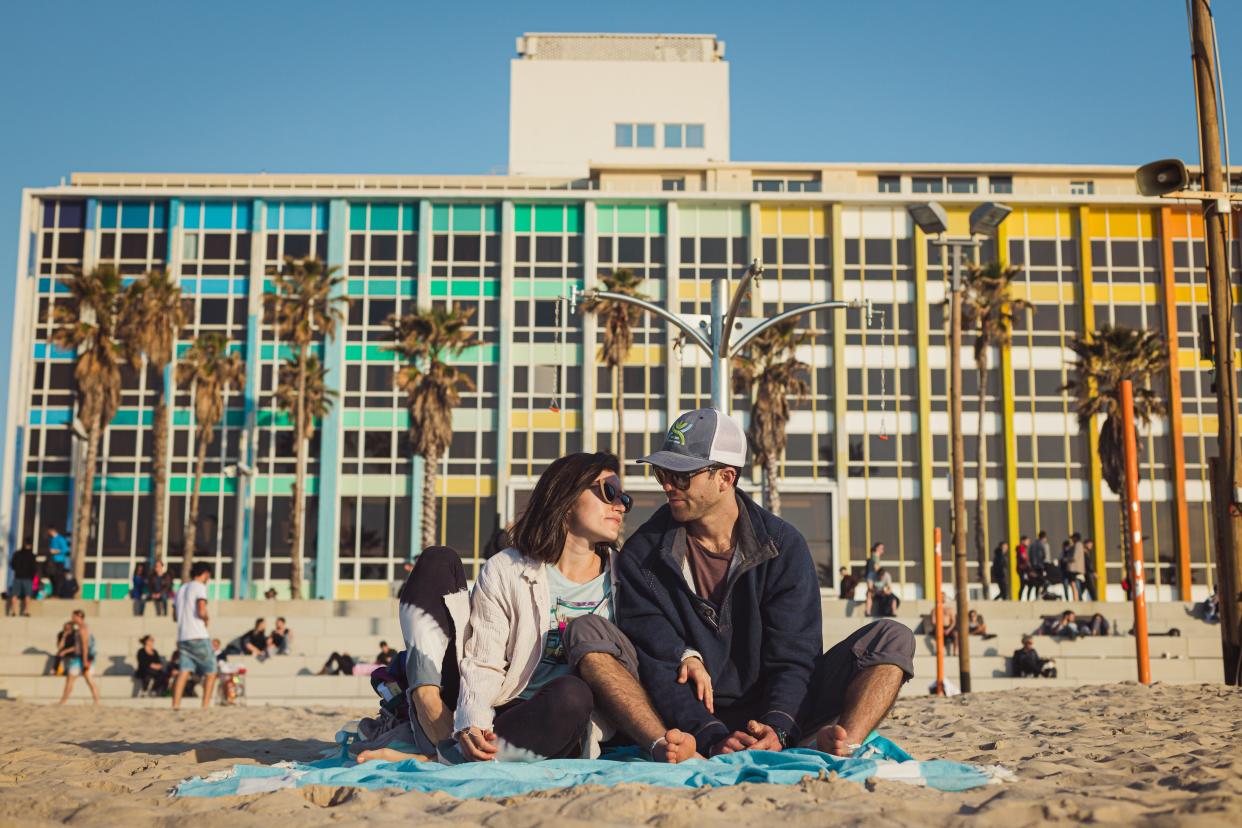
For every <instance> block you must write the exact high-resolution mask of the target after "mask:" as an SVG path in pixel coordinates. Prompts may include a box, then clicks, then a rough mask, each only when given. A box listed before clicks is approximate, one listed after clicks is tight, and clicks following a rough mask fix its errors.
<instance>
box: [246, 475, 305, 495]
mask: <svg viewBox="0 0 1242 828" xmlns="http://www.w3.org/2000/svg"><path fill="white" fill-rule="evenodd" d="M296 480H297V478H296V477H294V476H293V475H291V474H285V475H279V476H275V477H256V478H255V481H254V492H255V494H259V495H292V494H293V484H294V482H295V481H296ZM306 493H307V494H311V495H315V494H318V493H319V477H318V476H317V475H313V474H308V475H307V476H306Z"/></svg>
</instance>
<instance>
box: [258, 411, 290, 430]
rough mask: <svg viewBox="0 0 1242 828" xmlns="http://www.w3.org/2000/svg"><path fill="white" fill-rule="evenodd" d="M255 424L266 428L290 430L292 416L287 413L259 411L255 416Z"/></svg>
mask: <svg viewBox="0 0 1242 828" xmlns="http://www.w3.org/2000/svg"><path fill="white" fill-rule="evenodd" d="M255 423H256V424H257V425H259V426H265V427H267V428H272V427H275V428H290V427H292V426H293V416H292V415H291V414H290V413H289V412H288V411H279V410H278V411H259V412H257V413H256V414H255Z"/></svg>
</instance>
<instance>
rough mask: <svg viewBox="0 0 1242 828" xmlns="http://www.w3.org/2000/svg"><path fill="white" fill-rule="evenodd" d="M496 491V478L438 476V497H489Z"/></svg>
mask: <svg viewBox="0 0 1242 828" xmlns="http://www.w3.org/2000/svg"><path fill="white" fill-rule="evenodd" d="M495 491H496V480H495V479H494V478H491V477H447V478H446V477H444V476H443V475H441V476H440V477H437V478H436V497H474V496H476V495H478V496H479V497H487V496H488V495H490V494H494V493H495Z"/></svg>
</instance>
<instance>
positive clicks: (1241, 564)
mask: <svg viewBox="0 0 1242 828" xmlns="http://www.w3.org/2000/svg"><path fill="white" fill-rule="evenodd" d="M1211 15H1212V10H1211V5H1210V3H1209V0H1191V49H1192V54H1191V59H1192V61H1193V63H1194V72H1195V97H1196V98H1197V103H1198V114H1199V146H1200V155H1201V157H1200V162H1201V165H1202V175H1203V189H1205V190H1211V191H1215V192H1227V191H1228V189H1229V188H1228V182H1226V181H1225V179H1224V173H1223V171H1222V169H1221V162H1220V128H1219V124H1218V122H1217V113H1216V96H1217V85H1216V66H1215V52H1214V48H1213V47H1214V45H1215V40H1214V38H1213V35H1212V20H1211ZM1226 203H1227V202H1226ZM1219 205H1220V203H1219V202H1214V201H1205V202H1203V225H1204V229H1205V231H1206V233H1205V235H1206V240H1207V258H1208V262H1207V263H1208V302H1209V304H1210V307H1211V313H1212V341H1213V345H1214V347H1213V349H1212V351H1213V361H1214V363H1215V370H1216V410H1217V415H1218V416H1217V432H1216V445H1217V452H1218V454H1219V458H1220V459H1219V461H1218V462H1219V464H1220V470H1219V473H1218V474H1215V475H1213V482H1214V484H1215V485H1214V491H1213V493H1212V505H1213V512H1214V513H1215V517H1216V572H1217V584H1218V590H1219V594H1220V610H1221V613H1220V615H1221V625H1220V634H1221V650H1222V655H1223V657H1224V661H1225V679H1226V681H1228V682H1229V683H1230V684H1236V683H1238V681H1239V671H1240V670H1242V606H1240V603H1239V601H1240V598H1239V595H1240V593H1242V511H1240V507H1239V501H1242V495H1240V494H1239V492H1242V466H1240V465H1239V446H1238V375H1237V368H1236V366H1235V364H1234V349H1235V347H1236V344H1235V339H1234V332H1233V295H1232V294H1233V291H1232V286H1231V285H1230V280H1229V273H1228V271H1227V264H1226V263H1227V259H1226V256H1225V222H1226V221H1228V219H1229V213H1228V210H1225V211H1224V212H1222V211H1221V209H1220V206H1219Z"/></svg>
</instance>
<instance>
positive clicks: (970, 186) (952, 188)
mask: <svg viewBox="0 0 1242 828" xmlns="http://www.w3.org/2000/svg"><path fill="white" fill-rule="evenodd" d="M949 192H951V193H977V192H979V179H977V178H975V177H974V176H970V177H969V178H967V177H966V176H952V175H951V176H949Z"/></svg>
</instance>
